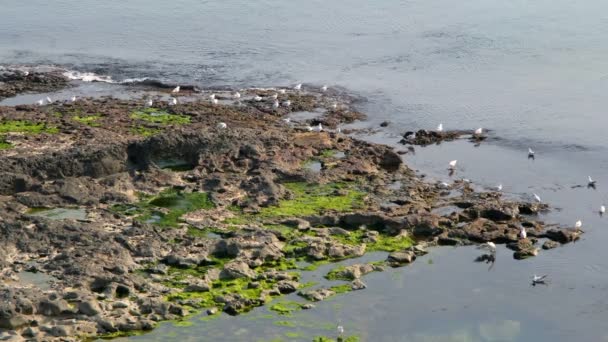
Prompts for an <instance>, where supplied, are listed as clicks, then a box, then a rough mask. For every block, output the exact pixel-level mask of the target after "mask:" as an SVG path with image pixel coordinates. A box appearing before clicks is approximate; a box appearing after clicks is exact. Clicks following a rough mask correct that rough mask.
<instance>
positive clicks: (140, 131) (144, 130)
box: [131, 126, 162, 137]
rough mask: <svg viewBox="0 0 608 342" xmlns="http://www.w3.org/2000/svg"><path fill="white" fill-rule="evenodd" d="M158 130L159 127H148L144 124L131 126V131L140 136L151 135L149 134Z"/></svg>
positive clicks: (156, 132)
mask: <svg viewBox="0 0 608 342" xmlns="http://www.w3.org/2000/svg"><path fill="white" fill-rule="evenodd" d="M160 132H162V130H161V129H158V128H149V127H144V126H136V127H133V128H131V133H133V134H136V135H141V136H142V137H151V136H154V135H157V134H158V133H160Z"/></svg>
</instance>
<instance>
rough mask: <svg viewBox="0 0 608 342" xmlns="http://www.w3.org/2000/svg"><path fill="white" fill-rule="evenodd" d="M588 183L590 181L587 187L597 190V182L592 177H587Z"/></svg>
mask: <svg viewBox="0 0 608 342" xmlns="http://www.w3.org/2000/svg"><path fill="white" fill-rule="evenodd" d="M587 181H588V182H587V186H588V187H590V188H595V183H596V181H594V180H593V179H592V178H591V176H588V177H587Z"/></svg>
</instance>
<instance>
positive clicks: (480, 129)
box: [474, 127, 483, 135]
mask: <svg viewBox="0 0 608 342" xmlns="http://www.w3.org/2000/svg"><path fill="white" fill-rule="evenodd" d="M474 134H475V135H481V134H483V128H481V127H479V128H478V129H476V130H475V133H474Z"/></svg>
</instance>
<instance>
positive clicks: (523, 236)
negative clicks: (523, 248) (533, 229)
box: [519, 227, 528, 240]
mask: <svg viewBox="0 0 608 342" xmlns="http://www.w3.org/2000/svg"><path fill="white" fill-rule="evenodd" d="M519 237H520V238H521V239H522V240H523V239H527V238H528V232H526V227H521V230H520V231H519Z"/></svg>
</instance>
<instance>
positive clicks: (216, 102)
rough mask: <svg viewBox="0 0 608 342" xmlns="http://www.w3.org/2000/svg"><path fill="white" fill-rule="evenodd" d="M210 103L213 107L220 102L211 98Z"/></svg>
mask: <svg viewBox="0 0 608 342" xmlns="http://www.w3.org/2000/svg"><path fill="white" fill-rule="evenodd" d="M211 103H212V104H213V105H216V104H218V103H220V100H218V99H216V98H215V97H214V98H212V99H211Z"/></svg>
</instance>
